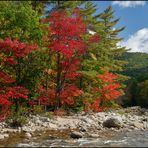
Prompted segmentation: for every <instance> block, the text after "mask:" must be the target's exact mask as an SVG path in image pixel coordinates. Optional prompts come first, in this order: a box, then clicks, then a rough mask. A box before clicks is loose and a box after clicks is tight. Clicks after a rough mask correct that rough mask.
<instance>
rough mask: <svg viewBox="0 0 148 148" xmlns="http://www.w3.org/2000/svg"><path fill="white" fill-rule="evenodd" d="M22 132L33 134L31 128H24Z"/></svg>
mask: <svg viewBox="0 0 148 148" xmlns="http://www.w3.org/2000/svg"><path fill="white" fill-rule="evenodd" d="M22 131H23V132H31V131H32V130H31V129H30V128H29V127H26V126H23V127H22Z"/></svg>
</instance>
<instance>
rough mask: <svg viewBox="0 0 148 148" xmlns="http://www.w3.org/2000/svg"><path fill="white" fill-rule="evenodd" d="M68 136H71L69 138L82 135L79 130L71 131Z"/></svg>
mask: <svg viewBox="0 0 148 148" xmlns="http://www.w3.org/2000/svg"><path fill="white" fill-rule="evenodd" d="M70 137H71V138H82V137H83V135H82V133H80V132H77V131H73V132H71V134H70Z"/></svg>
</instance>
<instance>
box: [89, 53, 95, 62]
mask: <svg viewBox="0 0 148 148" xmlns="http://www.w3.org/2000/svg"><path fill="white" fill-rule="evenodd" d="M90 56H91V57H92V58H93V59H94V60H95V61H97V58H96V56H95V55H94V54H93V53H90Z"/></svg>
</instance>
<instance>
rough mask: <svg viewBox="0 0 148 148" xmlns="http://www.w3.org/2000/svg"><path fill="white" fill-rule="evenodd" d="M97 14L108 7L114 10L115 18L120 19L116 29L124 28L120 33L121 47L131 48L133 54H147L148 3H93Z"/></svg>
mask: <svg viewBox="0 0 148 148" xmlns="http://www.w3.org/2000/svg"><path fill="white" fill-rule="evenodd" d="M94 3H95V4H97V7H98V10H97V12H98V13H99V12H102V11H103V10H104V9H105V8H107V7H108V6H109V5H112V7H113V10H115V14H114V15H115V17H116V18H120V21H119V22H118V25H117V27H122V26H126V29H125V30H124V31H122V33H120V36H121V37H123V38H124V41H123V42H121V43H120V45H121V46H126V47H127V48H132V50H131V51H133V52H147V53H148V1H94Z"/></svg>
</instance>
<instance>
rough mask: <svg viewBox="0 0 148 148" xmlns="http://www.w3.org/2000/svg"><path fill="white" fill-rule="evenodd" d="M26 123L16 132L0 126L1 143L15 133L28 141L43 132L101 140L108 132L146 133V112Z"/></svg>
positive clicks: (124, 111)
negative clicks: (101, 136) (138, 131)
mask: <svg viewBox="0 0 148 148" xmlns="http://www.w3.org/2000/svg"><path fill="white" fill-rule="evenodd" d="M28 119H29V122H28V123H27V124H26V125H24V126H22V127H18V128H12V127H10V126H8V124H7V123H5V122H1V123H0V141H3V140H4V139H7V138H9V136H11V134H14V133H16V134H17V133H19V134H21V133H24V135H25V138H31V137H32V136H33V135H34V133H39V135H40V136H41V134H40V133H42V132H44V131H52V130H53V131H60V130H61V131H64V130H68V131H69V137H70V138H82V137H91V138H97V137H100V135H101V134H100V133H102V132H104V133H105V132H106V131H108V130H111V131H114V132H122V131H129V132H130V131H134V130H143V131H144V130H148V109H144V108H140V107H138V106H136V107H128V108H123V109H118V110H112V111H107V112H99V113H84V112H82V113H79V114H74V115H69V116H53V117H52V118H48V117H43V116H40V115H30V116H29V117H28Z"/></svg>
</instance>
